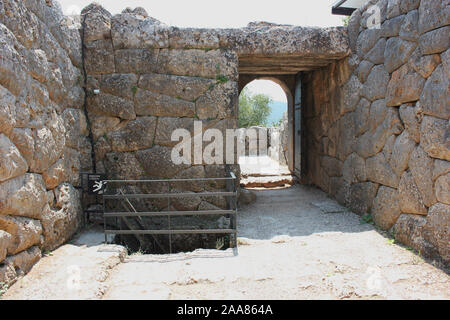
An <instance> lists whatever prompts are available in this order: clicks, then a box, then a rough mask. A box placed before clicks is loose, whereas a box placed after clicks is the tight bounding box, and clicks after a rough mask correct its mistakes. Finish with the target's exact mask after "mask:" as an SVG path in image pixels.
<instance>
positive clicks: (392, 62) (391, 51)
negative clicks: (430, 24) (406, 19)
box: [384, 38, 417, 73]
mask: <svg viewBox="0 0 450 320" xmlns="http://www.w3.org/2000/svg"><path fill="white" fill-rule="evenodd" d="M416 46H417V43H415V42H411V41H407V40H403V39H400V38H389V39H388V40H387V42H386V49H385V51H384V66H385V67H386V70H387V71H388V72H389V73H391V72H393V71H394V70H396V69H398V68H399V67H400V66H402V65H403V64H404V63H405V62H406V61H408V58H409V56H410V55H411V53H412V52H413V51H414V49H415V48H416Z"/></svg>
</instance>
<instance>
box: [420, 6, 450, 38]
mask: <svg viewBox="0 0 450 320" xmlns="http://www.w3.org/2000/svg"><path fill="white" fill-rule="evenodd" d="M448 24H450V6H449V4H448V1H447V0H444V1H442V0H422V1H421V2H420V6H419V32H420V33H421V34H422V33H425V32H427V31H429V30H432V29H436V28H438V27H442V26H445V25H448Z"/></svg>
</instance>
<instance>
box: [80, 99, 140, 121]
mask: <svg viewBox="0 0 450 320" xmlns="http://www.w3.org/2000/svg"><path fill="white" fill-rule="evenodd" d="M87 110H88V112H89V113H92V114H97V115H105V116H110V117H119V118H122V119H126V120H132V119H135V118H136V113H135V112H134V104H133V101H131V100H128V99H124V98H120V97H117V96H113V95H110V94H107V93H100V94H98V95H91V96H88V98H87Z"/></svg>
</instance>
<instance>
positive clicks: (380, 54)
mask: <svg viewBox="0 0 450 320" xmlns="http://www.w3.org/2000/svg"><path fill="white" fill-rule="evenodd" d="M385 48H386V39H384V38H381V39H380V40H378V42H377V43H376V44H375V46H374V47H373V48H372V49H371V50H370V51H369V52H368V53H367V54H366V57H365V59H366V60H369V61H370V62H372V63H373V64H382V63H383V62H384V50H385Z"/></svg>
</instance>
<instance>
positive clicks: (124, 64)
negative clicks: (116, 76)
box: [114, 49, 159, 74]
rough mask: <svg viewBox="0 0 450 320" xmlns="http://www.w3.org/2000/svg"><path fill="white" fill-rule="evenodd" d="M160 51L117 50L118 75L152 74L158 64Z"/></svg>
mask: <svg viewBox="0 0 450 320" xmlns="http://www.w3.org/2000/svg"><path fill="white" fill-rule="evenodd" d="M158 52H159V51H158V50H155V49H122V50H116V51H115V52H114V54H115V61H116V67H117V70H116V71H117V72H118V73H136V74H144V73H151V72H154V71H155V70H156V67H157V64H158Z"/></svg>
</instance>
